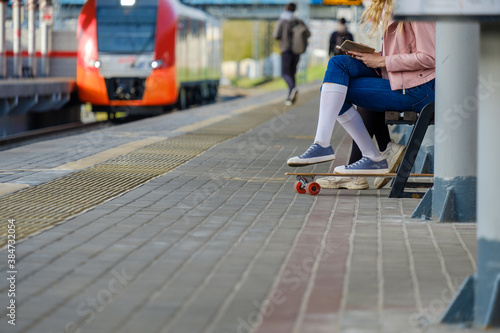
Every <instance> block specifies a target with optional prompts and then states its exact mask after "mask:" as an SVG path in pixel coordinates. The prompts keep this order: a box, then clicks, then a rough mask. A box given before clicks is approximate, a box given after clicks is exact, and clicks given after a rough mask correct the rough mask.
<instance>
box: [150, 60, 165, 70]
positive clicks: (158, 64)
mask: <svg viewBox="0 0 500 333" xmlns="http://www.w3.org/2000/svg"><path fill="white" fill-rule="evenodd" d="M162 65H163V60H154V61H153V62H152V63H151V68H152V69H157V68H160V67H161V66H162Z"/></svg>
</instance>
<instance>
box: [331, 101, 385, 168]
mask: <svg viewBox="0 0 500 333" xmlns="http://www.w3.org/2000/svg"><path fill="white" fill-rule="evenodd" d="M374 112H375V111H374ZM338 121H339V123H340V124H341V125H342V126H343V127H344V129H345V130H346V131H347V133H349V135H350V136H351V138H352V139H353V140H354V141H355V142H356V143H357V145H358V147H359V150H361V154H363V156H365V157H368V158H369V159H371V160H374V161H376V162H378V161H380V160H382V159H383V157H382V155H380V152H379V151H378V149H377V147H375V144H374V143H373V141H372V138H370V135H369V134H368V131H367V130H366V127H365V124H364V123H363V119H362V118H361V116H360V115H359V113H358V110H356V109H355V108H354V107H352V108H350V109H349V110H347V111H346V112H345V113H344V114H343V115H340V116H339V117H338Z"/></svg>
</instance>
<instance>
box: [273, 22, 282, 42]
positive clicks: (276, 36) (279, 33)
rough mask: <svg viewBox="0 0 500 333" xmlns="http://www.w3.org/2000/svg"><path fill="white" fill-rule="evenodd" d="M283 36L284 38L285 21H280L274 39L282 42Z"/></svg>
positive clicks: (275, 28) (275, 29)
mask: <svg viewBox="0 0 500 333" xmlns="http://www.w3.org/2000/svg"><path fill="white" fill-rule="evenodd" d="M282 36H283V20H279V21H278V23H277V24H276V27H274V32H273V38H274V39H277V40H281V37H282Z"/></svg>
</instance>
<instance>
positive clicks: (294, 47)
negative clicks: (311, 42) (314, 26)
mask: <svg viewBox="0 0 500 333" xmlns="http://www.w3.org/2000/svg"><path fill="white" fill-rule="evenodd" d="M310 35H311V33H310V32H309V29H307V27H306V25H305V24H304V22H302V21H301V20H295V21H294V22H293V23H292V24H290V36H291V37H290V49H291V51H292V52H293V53H294V54H302V53H304V52H305V51H306V49H307V39H308V38H309V36H310Z"/></svg>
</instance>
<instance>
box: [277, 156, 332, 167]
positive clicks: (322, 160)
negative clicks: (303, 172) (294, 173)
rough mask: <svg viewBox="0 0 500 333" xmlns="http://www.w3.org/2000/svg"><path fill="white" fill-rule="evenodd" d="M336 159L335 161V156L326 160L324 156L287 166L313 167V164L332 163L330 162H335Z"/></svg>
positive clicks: (289, 163)
mask: <svg viewBox="0 0 500 333" xmlns="http://www.w3.org/2000/svg"><path fill="white" fill-rule="evenodd" d="M334 159H335V155H329V156H328V158H326V159H325V157H324V156H322V157H313V158H308V159H304V160H301V161H300V162H287V164H288V166H291V167H301V166H307V165H311V164H318V163H324V162H330V161H333V160H334Z"/></svg>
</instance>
